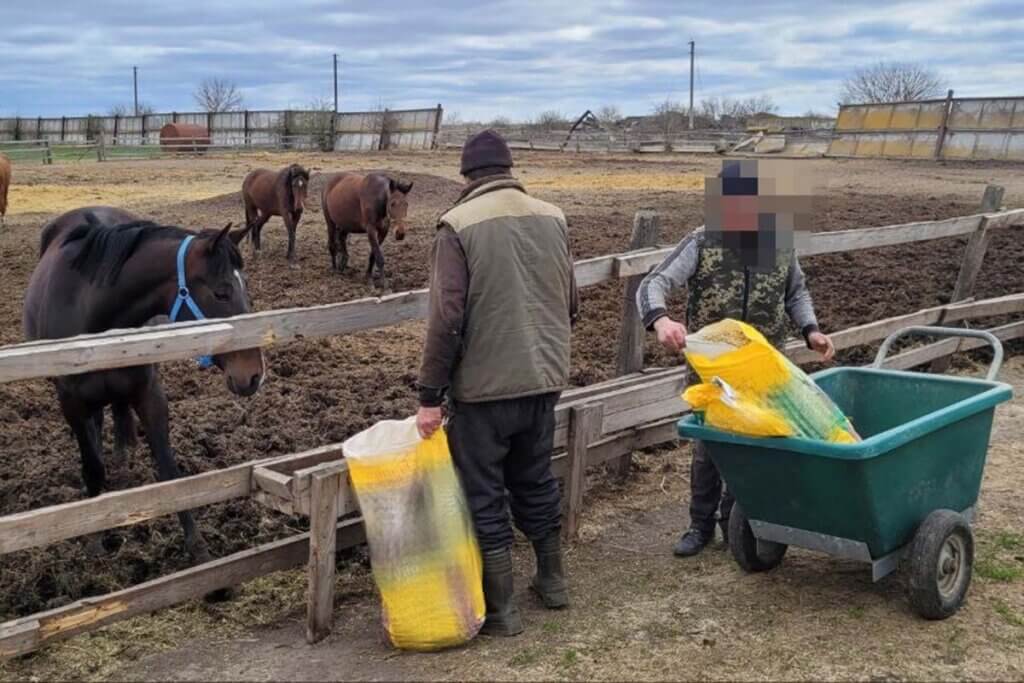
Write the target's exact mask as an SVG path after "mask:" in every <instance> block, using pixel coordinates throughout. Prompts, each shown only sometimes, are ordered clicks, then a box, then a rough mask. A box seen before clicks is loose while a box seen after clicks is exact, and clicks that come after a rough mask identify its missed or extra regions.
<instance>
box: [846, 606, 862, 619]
mask: <svg viewBox="0 0 1024 683" xmlns="http://www.w3.org/2000/svg"><path fill="white" fill-rule="evenodd" d="M847 612H849V614H850V616H851V617H853V618H854V619H863V618H864V614H865V613H866V610H865V609H864V608H863V607H851V608H850V609H848V610H847Z"/></svg>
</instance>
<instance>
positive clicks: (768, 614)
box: [105, 358, 1024, 681]
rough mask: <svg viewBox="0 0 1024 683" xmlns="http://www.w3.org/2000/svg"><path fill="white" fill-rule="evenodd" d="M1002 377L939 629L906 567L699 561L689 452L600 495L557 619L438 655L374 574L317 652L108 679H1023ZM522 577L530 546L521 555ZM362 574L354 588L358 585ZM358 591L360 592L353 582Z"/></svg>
mask: <svg viewBox="0 0 1024 683" xmlns="http://www.w3.org/2000/svg"><path fill="white" fill-rule="evenodd" d="M1002 379H1004V380H1005V381H1009V382H1012V383H1013V384H1014V385H1015V391H1016V394H1017V395H1016V398H1015V399H1014V401H1013V402H1012V403H1011V404H1009V405H1006V406H1003V407H1002V408H1000V409H999V411H998V413H997V426H996V429H995V431H994V434H993V442H992V447H991V450H990V455H989V463H988V466H987V470H986V477H985V482H984V489H983V493H982V498H981V505H980V518H979V521H978V524H977V526H976V536H977V539H978V558H977V560H976V564H975V580H974V583H973V584H972V588H971V592H970V595H969V601H968V603H967V604H966V605H965V607H964V608H963V610H962V611H961V612H960V613H959V614H958V615H957V616H956V617H954V618H952V619H949V620H947V621H944V622H937V623H936V622H926V621H924V620H921V619H919V618H918V617H917V616H915V615H914V614H913V613H912V612H911V611H910V608H909V606H908V604H907V602H906V600H905V598H904V594H903V583H902V581H901V579H900V577H898V576H894V577H889V578H888V579H885V580H883V581H881V582H879V583H877V584H872V582H871V580H870V576H869V574H868V573H867V572H866V571H865V568H864V567H863V566H862V565H858V564H855V563H848V562H838V561H833V560H831V559H829V558H826V557H823V556H820V555H815V554H812V553H809V552H802V551H798V550H793V551H791V552H790V553H789V554H788V555H787V557H786V560H785V562H784V563H783V565H782V566H781V567H780V568H779V569H778V570H776V571H774V572H771V573H768V574H763V575H757V576H750V575H744V574H742V573H741V572H740V570H739V569H738V568H737V567H736V566H735V564H734V563H733V561H732V559H731V556H730V555H729V553H728V551H727V550H725V549H724V547H723V546H722V544H721V543H716V544H715V545H714V546H713V547H711V548H709V549H708V551H706V552H705V553H704V554H703V555H702V556H700V557H699V558H698V559H694V560H678V559H675V558H673V557H672V556H671V554H670V552H669V547H670V545H671V543H672V542H673V540H674V539H675V536H676V534H677V533H678V532H679V531H680V530H681V528H682V524H683V517H684V514H685V513H684V512H683V510H682V508H681V503H680V501H681V500H682V499H683V496H684V493H683V492H684V491H685V490H686V479H685V472H686V467H685V463H686V458H685V456H686V450H685V449H679V450H676V451H671V452H665V453H662V454H652V455H646V456H643V457H642V459H641V464H642V469H643V470H645V471H642V472H640V473H639V474H638V475H637V476H636V477H634V479H633V480H632V481H630V482H629V483H628V484H627V485H626V486H625V487H624V488H621V489H617V488H615V487H611V486H608V485H604V486H599V487H597V488H596V489H595V490H594V491H593V492H592V494H591V498H590V501H589V502H588V508H587V512H586V519H585V525H584V529H583V537H582V540H581V541H580V542H579V543H577V544H575V545H574V546H573V547H572V548H571V550H570V552H569V554H568V568H569V572H570V574H571V578H572V584H573V585H572V587H573V595H574V600H575V602H574V605H573V607H572V608H571V609H570V610H569V611H565V612H546V611H544V610H543V609H541V608H540V607H539V605H538V604H537V603H536V601H535V600H533V599H532V597H531V596H530V595H529V594H528V593H527V591H525V590H522V589H521V590H520V604H521V605H522V606H524V607H525V613H524V618H525V620H526V624H527V629H528V630H527V632H526V633H525V634H523V635H522V636H520V637H518V638H515V639H510V640H501V639H488V638H478V639H477V640H475V641H474V642H472V643H471V644H469V645H468V646H467V647H464V648H461V649H458V650H453V651H449V652H444V653H440V654H433V655H422V654H405V653H397V652H395V651H393V650H391V649H390V648H389V647H388V646H387V645H386V644H385V642H384V640H383V638H382V637H381V635H380V633H379V623H380V622H379V615H378V611H377V602H376V599H375V598H374V597H372V591H371V590H369V589H370V588H371V585H370V582H369V578H368V577H367V576H365V575H362V576H360V577H359V578H358V579H355V580H352V579H351V578H348V579H344V580H343V587H342V593H341V595H340V596H339V605H338V608H337V612H336V615H337V621H338V623H337V627H336V630H335V633H334V634H333V635H332V636H331V637H330V638H329V639H328V640H326V641H325V642H323V643H321V644H318V645H316V646H312V647H310V646H308V645H306V643H305V640H304V636H303V626H302V623H301V614H300V613H298V612H296V613H293V614H292V616H291V618H290V619H288V620H286V621H284V622H279V623H277V624H275V625H273V626H271V627H269V628H265V629H259V630H251V631H248V632H245V633H242V634H239V635H236V636H234V637H231V638H226V639H211V638H202V637H200V638H195V639H192V640H189V641H187V642H185V643H183V644H181V645H180V646H178V647H175V648H174V649H171V650H168V651H167V652H164V653H162V654H158V655H154V656H150V657H144V658H142V659H140V660H139V661H136V662H134V663H133V664H130V665H127V666H124V667H123V668H119V669H115V670H112V671H109V672H108V673H107V674H106V676H105V678H109V679H110V680H126V679H130V680H152V681H157V680H180V681H185V680H208V681H228V680H252V681H262V680H268V681H269V680H275V681H284V680H294V681H298V680H310V681H313V680H339V679H344V680H439V679H441V680H466V679H474V680H552V679H560V680H664V679H666V678H672V679H694V678H702V679H717V680H721V679H734V680H735V679H748V680H749V679H754V678H756V679H776V680H777V679H812V680H820V679H851V678H855V679H869V678H870V679H875V678H885V679H896V680H899V679H913V680H922V679H929V680H934V679H957V680H964V679H968V680H1020V679H1021V677H1022V676H1024V658H1022V657H1021V654H1020V653H1021V652H1022V651H1024V591H1022V590H1021V589H1022V587H1024V536H1022V535H1021V533H1020V520H1021V519H1022V518H1024V496H1022V494H1021V492H1020V491H1021V485H1022V484H1024V461H1022V459H1021V456H1022V454H1024V422H1022V420H1021V418H1022V417H1024V359H1021V358H1016V359H1013V360H1011V361H1010V363H1009V364H1008V365H1007V367H1006V369H1005V370H1004V372H1003V375H1002ZM517 552H518V561H519V574H518V577H517V579H518V581H519V586H521V587H522V586H524V585H525V581H526V579H527V576H528V572H529V560H530V555H529V551H528V549H527V548H526V547H525V546H523V545H521V546H520V547H519V548H518V549H517ZM349 581H351V583H348V584H346V582H349ZM352 589H355V592H356V594H359V593H362V594H363V597H355V598H353V597H352V595H351V593H349V594H346V593H345V592H344V591H346V590H350V591H351V590H352Z"/></svg>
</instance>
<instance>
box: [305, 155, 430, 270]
mask: <svg viewBox="0 0 1024 683" xmlns="http://www.w3.org/2000/svg"><path fill="white" fill-rule="evenodd" d="M411 189H412V182H411V181H410V182H402V181H400V180H395V179H393V178H389V177H388V176H386V175H383V174H380V173H371V174H369V175H365V176H363V175H357V174H355V173H339V174H337V175H334V176H331V177H330V178H329V179H328V180H327V183H326V184H325V185H324V191H323V194H322V195H321V197H320V206H321V207H322V208H323V212H324V220H325V221H326V222H327V247H328V249H330V252H331V268H333V269H334V270H336V271H338V272H339V273H340V272H343V271H344V270H345V266H347V265H348V236H349V233H353V232H355V233H366V237H367V239H368V240H369V242H370V263H369V265H368V266H367V269H366V278H367V279H368V280H369V279H370V277H371V276H372V275H373V268H374V266H375V265H376V267H377V275H378V276H379V277H384V276H385V275H384V254H383V253H381V249H380V245H381V243H383V242H384V238H385V237H387V235H388V230H389V229H390V228H391V227H392V226H394V228H395V239H396V240H398V241H399V242H401V241H402V240H403V239H405V231H406V215H407V214H408V212H409V200H408V199H407V195H408V194H409V190H411ZM339 255H340V258H339Z"/></svg>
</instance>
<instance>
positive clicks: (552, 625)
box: [540, 621, 562, 635]
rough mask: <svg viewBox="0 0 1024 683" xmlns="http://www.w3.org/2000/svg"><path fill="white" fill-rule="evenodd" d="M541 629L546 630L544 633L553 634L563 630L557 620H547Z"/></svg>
mask: <svg viewBox="0 0 1024 683" xmlns="http://www.w3.org/2000/svg"><path fill="white" fill-rule="evenodd" d="M540 629H541V630H542V631H544V633H547V634H549V635H551V634H554V633H558V632H559V631H561V630H562V625H561V624H559V623H558V622H557V621H545V622H544V625H543V626H541V627H540Z"/></svg>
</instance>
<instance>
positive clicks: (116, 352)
mask: <svg viewBox="0 0 1024 683" xmlns="http://www.w3.org/2000/svg"><path fill="white" fill-rule="evenodd" d="M1012 225H1024V209H1016V210H1011V211H1002V212H997V213H989V214H977V215H974V216H962V217H958V218H951V219H946V220H941V221H928V222H920V223H908V224H903V225H892V226H886V227H881V228H865V229H862V230H843V231H838V232H823V233H813V234H811V235H810V236H808V237H807V238H806V240H804V242H805V243H804V244H802V245H798V250H799V252H800V253H801V254H807V255H816V254H826V253H835V252H842V251H852V250H857V249H873V248H878V247H884V246H892V245H897V244H908V243H913V242H920V241H925V240H933V239H941V238H947V237H958V236H964V235H970V234H972V233H974V232H975V231H977V230H979V229H984V230H986V231H992V230H999V229H1003V228H1007V227H1009V226H1012ZM670 252H671V249H646V250H641V251H636V252H629V253H626V254H616V255H611V256H599V257H596V258H592V259H586V260H583V261H578V262H577V263H576V279H577V284H578V285H579V286H580V287H589V286H592V285H596V284H600V283H603V282H608V281H615V280H618V279H620V278H629V277H633V276H637V275H642V274H643V273H646V272H647V271H649V270H650V269H651V268H652V267H654V266H655V265H657V264H658V263H660V262H661V260H662V259H664V258H665V256H666V255H667V254H668V253H670ZM426 306H427V290H425V289H420V290H414V291H410V292H403V293H400V294H394V295H390V296H385V297H379V298H368V299H359V300H356V301H347V302H344V303H337V304H324V305H321V306H311V307H304V308H292V309H279V310H273V311H265V312H261V313H251V314H248V315H242V316H236V317H233V318H224V319H220V320H216V321H209V322H192V323H175V324H172V325H162V326H157V327H150V328H145V329H134V330H111V331H109V332H104V333H102V334H94V335H83V336H80V337H73V338H70V339H61V340H53V341H39V342H30V343H27V344H17V345H12V346H6V347H0V382H11V381H15V380H22V379H31V378H41V377H54V376H58V375H72V374H77V373H82V372H88V371H91V370H101V369H109V368H119V367H127V366H132V365H141V364H145V363H161V362H165V361H171V360H184V359H188V358H193V357H196V356H200V355H204V354H217V353H226V352H228V351H237V350H240V349H248V348H254V347H258V346H269V345H271V344H279V343H284V342H289V341H295V340H298V339H308V338H316V337H324V336H331V335H338V334H349V333H352V332H359V331H364V330H371V329H376V328H380V327H385V326H389V325H394V324H397V323H402V322H407V321H410V320H421V319H423V318H424V317H425V315H426Z"/></svg>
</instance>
